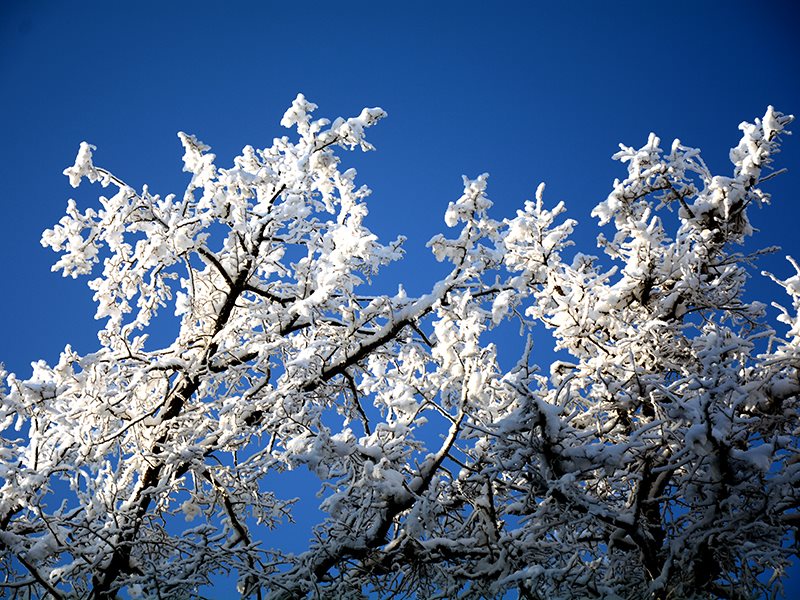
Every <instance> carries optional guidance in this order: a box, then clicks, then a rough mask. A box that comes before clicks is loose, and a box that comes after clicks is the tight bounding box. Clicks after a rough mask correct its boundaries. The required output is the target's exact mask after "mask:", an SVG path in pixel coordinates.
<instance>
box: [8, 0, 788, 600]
mask: <svg viewBox="0 0 800 600" xmlns="http://www.w3.org/2000/svg"><path fill="white" fill-rule="evenodd" d="M165 4H166V5H160V4H157V3H153V2H135V3H123V2H117V3H109V2H102V3H101V2H86V1H84V2H78V3H75V2H70V3H66V2H63V3H56V2H17V1H9V0H3V1H2V2H0V178H1V179H0V180H1V181H2V187H0V194H2V196H0V198H1V199H2V212H0V281H2V293H0V361H2V362H4V363H5V365H6V368H7V369H8V370H10V371H14V372H17V373H18V374H20V375H21V376H27V375H28V374H29V373H30V362H31V361H33V360H36V359H39V358H44V359H46V360H48V361H53V360H55V359H56V358H57V356H58V353H59V351H60V350H61V349H63V347H64V345H65V344H66V343H71V344H72V345H73V346H74V347H75V348H76V349H77V350H78V351H80V352H88V351H91V350H92V349H94V347H95V345H96V339H95V332H96V330H97V328H98V323H96V322H95V321H93V319H92V316H93V314H94V306H93V303H92V301H91V292H90V291H89V290H88V289H87V288H86V287H85V285H84V283H83V282H82V281H79V282H75V281H72V280H71V279H66V280H65V279H62V278H61V277H60V276H59V275H57V274H53V273H50V271H49V268H50V265H51V264H52V262H53V260H54V255H52V254H51V252H50V251H49V250H45V249H43V248H42V247H41V246H40V245H39V237H40V234H41V231H42V230H43V229H45V228H47V227H50V226H52V225H53V224H54V223H55V222H57V220H58V219H59V218H60V216H61V215H62V214H63V210H64V207H65V206H66V201H67V198H70V197H74V198H76V199H78V200H79V202H80V203H82V204H83V205H84V206H85V205H86V204H87V203H88V202H90V201H91V200H92V198H94V197H96V195H97V193H98V189H92V188H90V187H88V186H87V187H85V188H81V189H79V190H72V188H70V187H69V185H68V182H67V179H66V177H64V176H63V175H61V171H62V170H63V169H64V168H65V167H66V166H69V165H71V164H72V161H73V160H74V156H75V153H76V151H77V148H78V144H79V142H80V141H82V140H86V141H88V142H90V143H92V144H95V145H96V146H97V147H98V150H97V152H96V154H95V159H96V162H97V164H99V165H102V166H104V167H106V168H108V169H109V170H111V171H112V172H114V173H115V174H116V175H118V176H119V177H121V178H123V179H124V180H126V181H127V182H128V183H129V184H131V185H133V186H134V187H141V185H142V184H145V183H147V184H149V185H150V187H151V190H153V191H154V192H157V193H162V194H166V193H169V192H177V193H180V192H181V191H182V189H183V186H184V185H185V183H186V177H185V175H184V174H182V173H181V166H182V164H181V160H180V157H181V155H182V150H181V148H180V145H179V143H178V140H177V138H176V137H175V133H176V132H177V131H179V130H183V131H186V132H189V133H194V134H195V135H197V136H198V137H199V138H200V139H201V140H203V141H204V142H206V143H207V144H209V145H211V146H212V147H213V149H214V151H215V152H216V154H217V156H218V164H220V165H221V166H226V165H229V164H230V163H231V161H232V158H233V156H235V155H236V154H237V153H238V151H239V150H240V149H241V148H242V147H243V146H244V145H245V144H252V145H254V146H261V147H263V146H265V145H269V144H270V142H271V140H272V138H273V137H275V136H278V135H283V134H284V132H285V130H283V129H282V128H281V127H280V126H279V125H278V121H279V120H280V117H281V115H282V114H283V112H284V110H285V109H286V108H287V107H288V106H289V104H290V103H291V100H292V99H293V98H294V96H295V94H296V93H297V92H299V91H301V92H303V93H304V94H306V96H307V97H308V98H309V99H310V100H311V101H313V102H315V103H317V104H319V106H320V110H319V112H318V114H319V115H320V116H328V117H335V116H338V115H342V116H350V115H354V114H357V113H358V111H359V110H360V109H361V108H362V107H363V106H376V105H377V106H381V107H383V108H384V109H386V110H387V111H388V112H389V119H387V120H385V121H383V122H381V123H380V125H379V126H378V127H376V128H375V129H373V130H372V131H371V137H370V139H371V141H372V142H373V143H374V144H375V145H376V146H377V148H378V152H377V153H373V154H369V155H365V156H362V155H360V154H351V155H348V156H346V157H345V164H346V166H356V167H357V168H358V170H359V173H360V177H359V181H360V182H361V183H366V184H368V185H369V186H370V187H372V188H373V190H374V195H373V198H372V201H371V216H370V217H369V221H368V223H369V224H370V226H371V227H372V228H373V230H374V231H375V232H376V233H378V234H379V235H380V236H381V237H382V238H383V239H384V240H388V239H393V238H394V237H396V236H397V235H398V234H401V233H402V234H405V235H407V236H408V237H409V241H408V243H407V246H406V248H407V251H408V256H407V260H406V261H405V262H404V263H403V264H402V265H398V266H395V267H392V268H391V269H390V270H389V271H388V272H387V274H386V278H385V279H384V280H383V281H384V283H385V284H386V285H394V284H395V282H396V281H403V282H404V284H405V287H406V289H408V290H409V292H410V293H420V292H423V291H424V290H426V289H428V288H429V286H430V283H431V282H432V281H433V280H434V278H435V276H436V274H437V273H438V270H437V265H436V264H435V263H434V261H433V259H432V257H431V256H430V254H429V252H428V251H427V250H426V249H425V247H424V244H425V242H426V241H427V240H428V239H429V238H430V237H431V236H432V235H433V234H435V233H437V232H439V231H441V230H442V229H444V224H443V221H442V215H443V211H444V209H445V207H446V206H447V203H448V201H450V200H454V199H455V198H457V197H458V196H459V194H460V191H461V180H460V176H461V175H462V174H466V175H469V176H473V177H474V176H476V175H478V174H479V173H481V172H484V171H488V172H490V173H491V175H492V177H491V179H490V189H489V194H490V197H492V198H493V199H494V201H495V203H496V206H495V216H496V217H498V218H500V217H502V216H511V215H513V213H514V211H515V210H516V209H517V207H519V206H521V203H522V201H523V200H524V199H526V198H530V197H532V196H533V192H534V190H535V188H536V185H537V184H538V182H539V181H542V180H543V181H546V182H547V191H546V194H545V198H546V200H547V202H548V203H550V204H554V203H555V202H557V201H558V200H562V199H563V200H565V201H566V203H567V206H568V208H569V216H571V217H573V218H577V219H578V220H579V221H580V223H581V225H580V227H579V229H578V236H577V238H578V241H579V244H580V246H579V249H581V250H583V251H585V252H589V253H594V252H597V250H596V249H595V244H594V237H595V235H596V231H595V230H594V222H593V219H591V218H590V217H589V212H590V210H591V208H592V207H593V206H594V205H595V204H596V203H597V202H599V201H600V200H602V199H603V198H604V197H605V196H606V195H607V193H608V191H609V190H610V184H611V181H612V180H613V179H614V177H623V176H624V173H625V171H624V169H623V168H622V167H621V166H620V165H619V164H617V163H614V162H612V161H611V160H610V158H609V157H610V156H611V155H612V154H613V153H614V152H615V151H616V149H617V143H618V142H624V143H626V144H628V145H634V146H637V147H638V146H640V145H642V144H643V143H644V142H645V141H646V139H647V134H648V133H649V132H650V131H655V132H656V133H657V134H658V135H660V136H661V137H662V139H663V140H664V144H665V145H666V146H668V145H669V142H670V141H671V140H672V139H673V138H674V137H679V138H680V139H681V140H682V141H683V142H684V143H685V144H688V145H693V146H699V147H701V148H702V149H703V150H704V156H705V159H706V161H707V163H708V164H709V166H710V167H711V168H712V170H713V171H715V172H716V173H718V174H723V175H725V174H729V172H730V168H729V163H728V162H727V153H728V149H729V148H730V147H731V146H732V145H735V143H736V142H737V141H738V139H739V132H738V131H737V129H736V127H737V125H738V123H739V122H740V121H742V120H744V119H748V120H752V118H753V117H756V116H761V115H763V113H764V110H765V108H766V106H767V105H768V104H773V105H774V106H775V107H776V108H777V109H779V110H781V111H783V112H789V113H791V112H794V113H798V114H800V84H799V81H800V78H799V77H798V75H799V74H800V70H798V64H799V63H800V42H799V41H798V40H800V36H798V34H797V31H798V28H797V24H798V13H797V12H796V11H795V10H794V8H793V3H792V2H766V1H761V2H758V3H756V2H732V1H726V2H718V3H711V2H683V1H677V2H670V3H655V2H653V3H643V2H615V3H606V4H602V3H591V2H572V3H566V2H565V3H540V2H527V3H522V2H502V3H501V2H498V3H495V4H492V5H490V4H489V3H479V2H468V1H462V2H439V3H433V2H428V3H415V2H402V3H401V2H396V3H392V4H381V3H378V2H371V3H355V2H340V3H333V2H325V3H315V2H302V3H301V2H259V3H225V4H223V3H221V2H220V3H217V4H212V3H207V2H183V3H165ZM794 129H795V130H798V131H800V128H799V127H798V125H795V127H794ZM778 166H781V167H784V166H785V167H788V168H789V169H790V170H791V171H790V173H789V174H787V175H784V176H782V177H780V178H778V179H776V180H773V181H772V182H770V183H769V184H768V187H767V189H768V190H769V191H770V192H772V193H773V197H774V204H773V206H772V207H769V208H767V209H765V210H762V211H760V212H757V213H756V214H754V215H752V217H751V218H752V219H753V221H754V223H755V225H756V226H757V227H759V228H760V229H761V231H760V232H759V233H758V234H757V235H756V236H755V239H754V240H753V242H752V246H753V247H757V246H765V245H771V244H780V245H781V246H782V247H783V251H782V252H780V253H778V255H776V256H774V257H770V258H767V259H765V260H764V262H763V263H762V267H763V268H767V269H769V270H772V271H773V272H775V273H776V274H778V275H781V276H785V275H787V274H789V272H790V267H789V266H788V264H787V263H786V262H785V261H784V260H783V258H782V256H783V255H784V254H793V255H794V256H796V257H798V258H800V237H799V236H798V217H800V208H798V204H797V191H796V190H797V189H798V188H800V169H798V166H800V139H797V137H796V136H795V138H794V139H792V138H788V139H786V140H785V142H784V152H783V154H781V155H780V157H779V164H778ZM386 282H388V283H386ZM751 290H752V294H753V295H754V296H756V297H760V298H761V299H762V300H765V301H767V302H769V301H771V300H773V299H775V300H780V301H784V298H783V297H781V296H780V295H779V292H780V290H779V289H778V288H776V286H774V284H771V283H769V282H766V281H763V280H761V279H760V278H755V279H754V280H753V281H752V285H751ZM546 360H547V358H546V356H545V357H543V358H542V362H546ZM303 485H304V483H303V482H302V477H300V479H298V482H297V483H294V482H293V483H291V486H292V487H291V492H292V493H305V489H304V488H303V487H302V486H303ZM298 490H299V491H298ZM306 495H308V494H306ZM315 504H316V501H315V500H314V498H313V497H311V498H310V499H309V500H307V501H306V502H305V504H304V508H303V509H302V510H301V517H302V516H303V515H313V514H314V512H315V511H314V506H315ZM303 527H305V529H302V528H303ZM307 527H308V523H305V525H303V524H301V529H302V531H303V533H302V535H297V528H295V529H294V530H291V531H289V530H287V532H282V531H279V532H278V534H277V536H276V538H273V541H274V542H275V544H277V545H281V544H284V545H286V546H287V547H291V548H294V549H296V550H301V549H302V548H303V547H304V542H305V539H306V537H307ZM787 596H788V597H790V598H791V597H798V596H800V573H799V572H798V569H795V570H794V571H793V574H792V578H791V580H790V582H789V585H788V586H787Z"/></svg>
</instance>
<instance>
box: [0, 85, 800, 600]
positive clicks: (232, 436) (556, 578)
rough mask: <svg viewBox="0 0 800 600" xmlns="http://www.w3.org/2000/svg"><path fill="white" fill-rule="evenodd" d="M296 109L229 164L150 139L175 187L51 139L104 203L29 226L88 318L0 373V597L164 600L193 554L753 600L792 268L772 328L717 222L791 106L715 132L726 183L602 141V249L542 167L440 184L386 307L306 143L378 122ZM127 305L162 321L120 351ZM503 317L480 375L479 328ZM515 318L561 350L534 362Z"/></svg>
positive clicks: (180, 594)
mask: <svg viewBox="0 0 800 600" xmlns="http://www.w3.org/2000/svg"><path fill="white" fill-rule="evenodd" d="M315 109H316V106H315V105H314V104H312V103H311V102H309V101H308V100H306V99H305V98H304V97H303V96H302V95H298V96H297V98H296V100H295V101H294V102H293V103H292V106H291V107H290V108H289V110H288V111H287V112H286V114H285V115H284V116H283V119H282V120H281V125H283V126H284V127H287V128H290V129H293V130H294V131H295V133H294V134H293V135H292V136H291V137H289V136H287V137H281V138H277V139H275V140H274V142H273V144H272V145H271V146H270V147H267V148H264V149H255V148H253V147H251V146H246V147H245V148H244V149H243V151H242V153H241V155H240V156H238V157H236V158H235V159H234V161H233V166H232V167H230V168H220V167H218V166H217V165H216V164H215V156H214V155H213V154H211V153H210V152H209V150H210V148H209V147H208V146H206V145H205V144H203V143H202V142H200V141H199V140H198V139H196V138H195V137H193V136H191V135H187V134H184V133H180V134H179V137H180V140H181V143H182V144H183V147H184V150H185V154H184V156H183V161H184V165H185V166H184V170H185V171H186V172H188V173H189V174H190V177H191V181H190V182H189V184H188V186H187V188H186V190H185V192H184V193H183V194H181V195H177V196H176V195H172V194H170V195H168V196H164V197H162V196H160V195H155V194H153V193H152V192H151V191H150V190H149V189H148V188H147V187H144V188H143V189H142V190H141V191H136V190H134V189H133V188H132V187H130V186H129V185H127V184H126V183H125V182H124V181H123V179H120V178H118V177H117V176H116V175H113V174H112V173H110V172H109V171H107V170H105V169H103V168H101V167H99V166H96V165H95V164H94V158H93V153H94V151H95V148H94V147H93V146H91V145H89V144H87V143H82V144H81V146H80V149H79V152H78V155H77V159H76V161H75V164H74V165H73V166H72V167H70V168H68V169H66V170H65V171H64V173H65V175H67V176H68V177H69V179H70V183H71V184H72V185H73V186H74V187H77V186H78V185H80V184H81V183H82V182H83V181H84V180H88V181H89V182H91V183H98V184H100V185H101V186H102V187H103V188H108V189H110V190H111V191H112V192H113V194H110V195H109V196H108V197H107V196H101V197H100V198H99V201H98V204H97V205H95V206H93V207H88V208H86V209H80V208H79V207H78V206H77V204H76V203H75V202H74V201H72V200H70V202H69V204H68V206H67V211H66V215H65V216H64V217H63V218H62V219H61V220H60V222H59V223H58V224H57V225H55V226H54V227H53V228H52V229H50V230H48V231H46V232H45V233H44V234H43V237H42V244H43V245H45V246H48V247H51V248H52V249H53V250H54V251H56V252H57V253H59V258H58V260H57V262H56V263H55V265H54V267H53V269H54V270H58V271H61V272H62V273H63V274H64V275H65V276H67V275H68V276H71V277H73V278H77V277H84V276H85V277H88V278H89V279H88V285H89V287H90V288H91V289H92V290H93V291H94V299H95V301H96V303H97V314H96V317H97V318H98V319H100V320H102V321H103V327H102V329H100V330H99V332H98V340H99V347H98V349H97V350H96V351H95V352H92V353H90V354H86V355H80V354H78V353H77V352H75V351H74V350H73V349H72V348H71V347H69V346H67V347H66V348H65V349H64V351H63V353H62V354H61V358H60V360H59V361H58V363H57V364H55V365H48V364H46V363H44V362H41V361H40V362H37V363H35V364H34V370H33V373H32V375H31V377H30V378H29V379H25V380H23V379H20V378H18V377H16V376H15V375H13V374H6V373H2V375H3V377H4V379H5V381H6V384H5V385H4V386H3V387H2V389H0V394H2V395H1V396H0V398H1V400H2V401H1V403H0V442H1V443H2V446H1V447H0V484H1V485H2V487H1V489H0V577H2V583H0V589H2V590H3V592H4V594H5V595H6V596H7V597H12V598H35V597H46V596H48V595H49V596H50V597H53V598H73V597H76V598H86V597H89V598H95V599H107V598H114V597H117V596H118V595H121V596H127V597H130V598H136V597H146V598H192V597H200V596H202V594H203V593H204V592H203V590H204V588H205V589H206V590H207V588H206V587H205V586H207V585H208V584H209V582H210V581H211V579H212V577H214V576H215V575H217V574H220V573H223V574H224V573H230V574H234V575H235V577H236V578H237V580H238V591H239V593H240V594H241V596H242V597H249V598H255V597H257V598H296V597H330V598H334V597H335V598H362V597H365V596H369V595H373V596H380V597H386V598H394V597H403V596H404V595H407V596H416V597H421V598H456V597H458V598H492V597H500V596H503V595H504V594H506V593H507V592H509V591H516V592H517V593H518V594H519V595H520V597H523V598H548V599H551V598H575V597H581V598H608V599H618V598H624V599H636V598H642V597H653V598H753V597H757V596H759V595H760V594H764V593H767V594H770V593H774V592H775V590H777V589H778V586H779V582H780V578H781V576H782V574H783V571H784V569H785V568H786V567H787V566H788V564H789V561H790V559H791V557H792V555H793V554H794V553H795V552H796V543H797V540H796V537H795V536H796V531H797V527H798V525H799V524H800V514H798V510H797V509H798V506H800V491H798V490H800V486H799V485H798V484H800V451H799V450H798V443H797V442H798V434H800V422H799V421H798V394H799V393H800V377H799V376H798V367H800V317H798V310H800V268H798V265H797V264H796V263H794V262H792V263H791V264H792V265H793V266H794V269H795V270H796V271H797V274H796V275H794V276H792V277H790V278H788V279H785V280H784V279H780V278H778V277H775V276H771V275H770V277H771V278H772V279H773V281H774V282H775V284H776V285H775V289H776V291H781V288H783V290H784V291H785V293H786V294H785V297H786V298H787V300H785V301H782V305H785V306H786V308H783V307H782V306H780V305H778V304H776V306H778V308H779V311H780V314H779V316H778V321H780V322H781V323H780V324H777V323H773V321H774V318H772V317H770V314H769V312H768V306H767V304H766V303H762V302H758V301H755V300H751V299H749V298H748V297H747V296H746V295H745V284H746V282H747V279H748V277H749V276H750V274H752V273H753V272H754V265H755V263H756V262H757V259H758V256H759V254H760V253H761V252H762V251H760V250H756V251H750V250H747V251H746V248H747V246H746V245H744V243H745V241H746V238H747V237H748V236H750V234H751V233H752V232H753V227H752V225H751V221H750V217H751V213H752V212H753V209H754V208H755V207H759V206H761V205H764V204H768V203H769V201H770V196H769V194H768V192H766V191H765V190H763V189H762V184H763V183H764V182H765V181H766V180H768V179H769V178H770V177H772V176H773V175H775V174H777V173H779V171H774V170H772V169H771V163H772V158H773V156H774V154H775V153H776V152H777V151H778V144H779V141H780V137H781V134H782V133H783V132H784V128H785V127H786V126H787V125H788V124H789V123H790V122H791V120H792V117H791V116H785V115H783V114H781V113H779V112H777V111H775V110H774V109H773V108H772V107H769V108H768V109H767V111H766V113H765V115H764V116H763V117H762V118H760V119H755V120H754V122H753V123H742V124H741V125H740V129H741V141H740V142H739V143H738V145H737V146H736V147H734V148H733V149H732V150H731V152H730V159H731V163H732V170H731V172H730V173H728V174H727V175H713V174H712V173H711V172H710V170H709V169H708V167H707V166H706V164H705V163H704V161H703V159H702V158H701V155H700V152H699V151H698V150H697V149H694V148H690V147H687V146H684V145H683V144H682V143H681V142H680V141H678V140H676V141H675V142H673V143H672V145H671V146H668V147H666V148H665V147H662V144H661V141H660V140H659V138H658V137H656V136H655V135H653V134H651V136H650V137H649V139H648V140H647V142H646V143H645V145H644V146H642V147H641V148H634V147H628V146H623V145H621V146H620V151H619V152H618V153H617V154H616V155H615V156H614V158H615V159H616V160H618V161H620V163H622V164H623V165H624V166H625V167H626V169H627V173H626V174H625V175H624V177H623V178H622V179H620V180H617V181H615V182H614V185H613V189H612V190H611V193H610V194H609V196H608V197H607V198H606V199H605V200H603V201H602V202H600V204H598V205H597V207H596V208H595V209H594V211H593V213H592V215H593V216H594V217H596V218H597V220H598V222H599V225H600V226H601V227H602V228H603V231H605V233H601V234H600V235H599V236H598V245H599V247H600V248H601V249H602V251H603V253H604V256H602V257H595V256H590V255H588V254H585V253H583V252H576V251H572V250H571V249H570V246H571V244H572V242H571V234H572V231H573V227H574V225H575V222H574V221H572V220H571V219H567V218H565V217H564V212H565V207H564V205H563V204H562V203H558V204H556V205H555V206H549V205H548V204H547V203H546V202H545V200H544V185H541V186H539V188H538V189H537V191H536V194H535V198H534V200H531V201H526V202H525V203H524V205H523V206H522V208H521V209H520V210H518V211H517V213H516V215H514V216H511V217H507V218H500V217H498V216H494V215H493V214H492V210H491V209H492V202H491V201H490V199H489V197H488V195H487V181H488V179H487V175H485V174H484V175H480V176H478V177H477V178H475V179H468V178H465V179H464V189H463V195H462V196H461V197H460V198H459V199H458V200H456V201H454V202H451V203H450V204H449V206H448V207H447V210H446V212H445V223H446V225H447V226H448V227H449V229H450V234H449V235H437V236H436V237H434V238H433V239H431V241H430V242H429V246H430V249H431V250H432V252H433V254H434V256H435V257H436V259H437V260H439V261H441V262H444V263H446V264H448V265H449V267H448V269H449V271H448V272H447V274H446V275H445V276H444V277H443V278H442V279H441V280H440V281H438V282H434V283H432V285H431V286H430V291H429V293H427V294H424V295H421V296H419V297H411V296H409V295H407V294H406V292H405V291H404V290H403V289H402V287H401V288H400V289H398V291H397V292H396V293H392V294H385V293H379V292H378V291H377V289H378V288H377V286H376V285H375V283H374V281H375V278H376V276H378V274H379V271H380V269H381V267H383V266H385V265H387V264H388V263H390V262H392V261H397V260H400V259H401V258H402V256H403V249H402V242H403V240H402V238H401V239H398V240H395V241H392V242H388V243H387V242H383V241H381V240H379V239H378V238H377V236H376V235H374V234H373V233H372V232H371V231H370V230H369V229H368V227H367V225H366V224H365V217H366V216H367V204H366V199H367V197H368V196H369V189H368V188H366V187H363V186H358V185H357V184H356V181H355V177H356V173H355V171H354V170H353V169H347V170H342V169H341V168H340V158H339V156H338V155H337V152H338V151H340V150H341V149H355V148H360V149H362V150H372V149H373V148H372V146H371V145H370V144H369V143H368V142H367V140H366V137H365V134H366V130H367V129H368V128H369V127H371V126H373V125H374V124H375V123H377V122H378V121H379V120H380V119H382V118H383V117H384V116H385V113H384V111H382V110H381V109H379V108H368V109H364V110H363V111H362V112H361V113H360V114H359V115H358V116H357V117H354V118H348V119H342V118H338V119H335V120H334V121H332V122H331V121H329V120H327V119H316V118H314V117H313V116H312V113H313V111H314V110H315ZM767 250H769V249H767ZM159 313H166V314H170V313H174V315H175V316H176V317H177V321H176V324H175V330H176V334H175V336H174V339H173V340H172V341H171V342H170V343H168V344H165V345H163V346H160V347H154V345H153V344H152V343H151V342H150V341H149V339H148V332H153V331H154V330H156V329H159V328H160V329H159V337H162V336H163V331H161V329H163V328H164V327H167V326H166V325H164V322H163V320H156V318H157V317H158V316H159ZM511 324H513V326H514V327H515V329H514V331H518V334H519V336H520V338H521V339H522V340H523V343H522V344H521V346H524V348H525V350H524V352H523V353H522V355H521V356H519V359H518V360H517V361H516V363H515V364H514V365H513V366H512V367H511V368H503V367H502V366H501V361H499V360H498V348H497V346H496V344H497V343H501V342H498V341H497V340H496V339H495V342H494V343H493V342H491V341H488V340H487V337H490V335H491V332H492V330H495V329H497V328H503V327H506V328H508V326H509V325H511ZM548 331H549V334H552V339H553V340H554V342H555V348H556V350H558V351H560V352H561V355H562V356H563V358H564V360H557V361H555V362H552V364H549V365H544V366H543V367H542V368H540V367H538V366H536V363H537V351H536V346H534V341H536V343H537V344H538V343H540V339H541V338H542V336H543V335H549V334H548ZM504 335H508V334H507V333H505V334H504ZM501 337H502V336H501ZM287 469H307V470H309V471H310V472H312V473H313V474H314V475H315V476H316V477H318V479H319V482H320V497H321V508H322V509H323V510H324V512H325V513H326V515H327V517H326V519H325V520H324V522H322V523H320V524H319V525H318V526H317V528H316V529H315V534H314V537H313V539H311V540H310V541H309V545H308V550H307V551H306V552H303V553H300V554H291V553H288V552H285V551H282V550H281V548H274V547H271V540H270V536H269V533H268V528H270V527H274V526H275V525H276V524H278V523H279V522H281V521H283V520H286V519H288V518H290V516H291V512H292V501H291V498H286V497H284V496H283V495H282V494H280V493H279V490H278V489H277V488H276V487H275V486H276V485H278V484H279V482H280V480H281V473H282V472H284V471H285V470H287ZM792 544H794V546H792Z"/></svg>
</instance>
